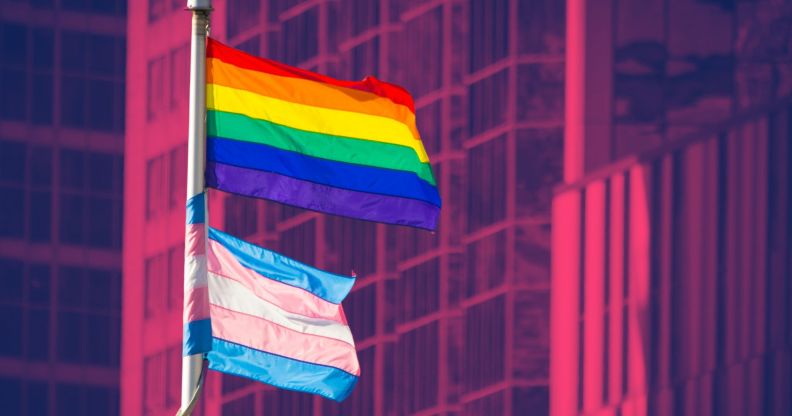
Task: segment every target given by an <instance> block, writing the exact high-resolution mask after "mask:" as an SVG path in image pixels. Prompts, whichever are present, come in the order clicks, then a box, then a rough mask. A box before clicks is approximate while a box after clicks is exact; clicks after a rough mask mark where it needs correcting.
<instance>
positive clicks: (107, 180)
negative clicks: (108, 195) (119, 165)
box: [87, 153, 116, 191]
mask: <svg viewBox="0 0 792 416" xmlns="http://www.w3.org/2000/svg"><path fill="white" fill-rule="evenodd" d="M115 158H116V157H115V156H113V155H110V154H107V153H90V154H88V158H87V159H88V175H87V176H88V186H89V187H90V188H91V189H92V190H95V191H112V190H113V185H114V184H115V181H114V180H113V179H114V178H113V176H114V173H115V169H114V168H113V162H114V161H115Z"/></svg>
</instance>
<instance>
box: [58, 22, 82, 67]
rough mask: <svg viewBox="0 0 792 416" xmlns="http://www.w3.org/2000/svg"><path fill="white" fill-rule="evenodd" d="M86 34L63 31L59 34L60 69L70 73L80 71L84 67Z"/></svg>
mask: <svg viewBox="0 0 792 416" xmlns="http://www.w3.org/2000/svg"><path fill="white" fill-rule="evenodd" d="M86 36H87V35H85V34H82V33H77V32H69V31H65V32H63V33H62V34H61V69H62V70H63V71H67V72H70V73H82V72H83V70H84V69H85V61H86V58H85V55H86V52H87V51H88V49H87V48H86V39H85V37H86Z"/></svg>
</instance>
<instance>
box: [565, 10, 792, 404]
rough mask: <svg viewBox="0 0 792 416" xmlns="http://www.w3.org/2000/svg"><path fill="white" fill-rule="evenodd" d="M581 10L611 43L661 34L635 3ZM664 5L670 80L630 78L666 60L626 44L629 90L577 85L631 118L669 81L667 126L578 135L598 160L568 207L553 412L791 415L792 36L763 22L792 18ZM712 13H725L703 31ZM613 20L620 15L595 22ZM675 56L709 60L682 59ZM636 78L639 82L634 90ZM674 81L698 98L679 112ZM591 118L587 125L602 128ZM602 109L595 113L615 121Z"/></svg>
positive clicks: (617, 125)
mask: <svg viewBox="0 0 792 416" xmlns="http://www.w3.org/2000/svg"><path fill="white" fill-rule="evenodd" d="M568 3H569V8H570V9H572V7H573V6H572V3H575V5H574V7H576V8H577V9H576V10H577V13H576V14H574V15H573V14H570V20H569V23H570V25H571V24H572V21H573V20H574V21H577V22H578V23H582V22H588V23H590V24H593V25H595V26H594V27H589V28H587V29H586V30H590V31H593V32H597V31H601V32H606V33H608V34H614V33H632V32H636V33H637V32H646V31H650V30H651V28H652V25H653V24H654V23H653V22H655V20H656V19H655V16H656V15H654V14H653V15H651V16H649V15H647V14H644V12H645V10H643V9H641V10H639V9H638V8H634V9H630V8H629V6H628V4H627V3H628V2H611V3H610V4H611V5H612V6H613V9H612V10H606V11H605V12H603V11H602V10H601V7H600V6H602V5H601V4H598V5H596V7H595V6H594V5H593V2H585V1H576V0H571V1H570V2H568ZM655 3H657V5H659V7H660V10H662V13H660V16H665V17H664V18H665V19H670V20H666V22H667V23H666V24H665V25H659V23H658V26H657V28H656V29H657V30H658V31H660V32H661V33H664V35H663V38H664V39H666V40H665V41H663V42H665V44H666V45H668V50H669V51H671V52H670V53H668V54H659V55H656V56H655V58H658V59H659V58H660V57H665V58H663V59H667V60H668V62H667V64H666V65H664V67H665V68H666V71H667V72H666V74H665V75H663V77H659V78H657V77H654V78H653V77H649V76H646V77H637V76H626V75H625V72H624V71H627V69H629V70H630V71H635V70H636V67H635V66H632V67H630V66H627V64H626V61H623V62H622V64H623V65H624V66H620V65H622V64H618V62H619V60H620V59H622V58H625V59H626V57H628V56H632V57H631V58H630V59H638V58H639V57H640V58H641V59H644V60H646V59H649V58H650V57H651V56H650V55H647V54H643V53H638V52H639V50H640V49H641V48H649V47H650V46H651V47H658V45H654V46H652V45H650V44H645V43H644V44H641V43H640V42H639V43H636V44H632V45H624V46H620V47H619V48H614V49H613V51H614V53H613V56H614V61H613V62H616V64H614V69H613V70H612V81H613V84H609V85H610V87H611V88H613V89H612V91H613V94H612V95H607V94H606V95H604V96H603V95H601V94H600V93H599V92H598V91H597V89H596V88H594V87H593V86H591V88H589V87H586V86H585V85H586V82H585V81H584V82H583V85H584V87H583V88H582V90H580V91H578V92H577V95H578V97H579V98H581V99H582V100H583V102H585V103H586V104H587V105H588V103H589V101H588V100H589V98H590V97H591V99H592V100H599V101H600V105H605V106H607V107H608V108H612V109H622V110H625V111H626V110H630V109H636V108H637V107H636V106H635V105H647V106H648V105H653V104H651V103H652V99H651V98H650V97H651V96H650V97H641V96H640V95H639V92H640V91H644V92H646V91H647V90H648V89H651V88H658V89H659V88H664V91H663V92H662V95H660V96H659V97H663V101H661V104H662V105H660V106H657V107H655V108H656V109H657V110H662V111H660V113H661V114H664V115H663V117H662V120H660V119H658V120H655V121H652V120H646V123H649V124H646V125H644V127H646V126H650V127H651V129H649V130H647V129H645V128H643V127H642V128H640V129H638V130H635V131H632V133H630V129H628V128H627V129H626V128H625V127H626V126H628V125H634V126H638V124H641V123H637V122H636V121H637V119H636V118H635V117H633V116H634V115H635V114H633V116H629V117H627V116H625V117H626V118H618V117H616V116H614V117H613V118H612V119H611V120H610V121H608V122H606V123H605V127H607V129H605V130H603V128H602V124H601V123H599V124H598V123H595V122H593V121H592V122H584V123H583V129H582V130H581V129H578V135H577V136H576V137H569V136H568V137H567V142H566V145H567V150H568V152H573V153H574V152H580V153H582V154H584V155H585V157H584V158H575V157H572V158H571V159H570V158H568V159H566V161H567V162H568V161H569V160H576V161H577V162H578V163H581V164H582V166H578V168H577V169H575V172H573V174H571V175H567V178H566V183H565V184H562V185H560V186H559V187H558V188H557V189H556V193H555V196H554V198H553V214H552V215H553V242H552V253H553V261H552V288H553V291H552V300H551V305H552V306H551V317H552V321H551V334H550V338H551V340H552V342H551V358H552V359H551V371H550V374H551V376H550V391H551V405H550V408H551V414H553V415H595V414H596V415H619V414H621V415H648V414H649V415H680V416H683V415H697V416H698V415H760V414H761V415H785V414H789V413H790V412H791V411H792V403H791V402H790V400H789V397H790V394H789V393H790V391H792V377H790V374H792V337H790V335H792V331H790V328H792V326H791V325H792V319H791V318H790V317H791V316H792V315H790V311H789V305H790V304H792V290H790V289H792V286H790V283H789V282H790V274H791V270H792V269H790V266H791V265H792V264H790V263H789V258H790V254H791V253H790V247H792V246H791V244H792V228H790V227H789V226H788V224H789V218H788V217H789V212H791V208H792V199H790V195H792V193H790V191H791V190H792V173H791V172H790V170H789V167H788V166H789V165H790V162H792V152H790V150H792V147H790V137H792V136H790V131H791V130H790V126H792V124H790V120H791V119H790V117H791V116H792V112H791V111H790V110H791V107H790V99H789V98H788V94H789V91H788V90H787V89H786V87H785V86H784V85H785V81H784V79H786V77H787V75H786V69H785V68H786V65H785V64H784V62H785V60H786V58H783V59H782V57H783V56H784V55H783V54H780V55H778V57H777V58H778V59H757V57H759V56H769V55H767V54H766V53H767V52H766V51H767V50H768V49H773V48H774V47H773V46H772V45H775V44H782V43H784V42H788V40H789V39H788V37H787V36H786V34H780V33H779V32H773V33H771V31H769V30H764V29H759V27H758V26H757V25H758V23H757V22H764V23H763V25H769V26H773V25H776V24H777V23H773V22H780V21H785V20H786V19H788V16H789V13H788V12H789V10H788V9H787V8H786V7H785V6H782V5H779V4H770V3H771V2H755V3H753V4H750V5H749V4H740V6H734V5H733V4H732V3H731V2H711V1H681V2H653V3H652V4H655ZM595 8H596V9H597V10H596V11H595V10H594V9H595ZM606 9H607V8H606ZM706 10H709V11H712V12H713V13H712V14H707V16H708V18H709V19H708V20H704V19H699V20H695V22H696V23H698V25H697V26H695V25H692V23H691V22H692V21H691V20H690V19H693V18H695V16H703V13H704V11H706ZM610 11H614V13H616V14H614V15H612V16H614V17H613V21H605V22H603V23H602V24H601V25H599V26H596V24H597V23H596V22H595V21H593V20H591V19H593V17H592V16H591V14H592V13H593V15H594V16H601V15H602V14H603V13H605V14H606V15H608V13H609V12H610ZM683 11H687V12H689V13H683ZM573 16H574V17H573ZM784 16H786V17H784ZM674 19H676V20H674ZM661 20H662V19H661ZM694 27H695V29H694ZM776 27H780V26H776ZM579 29H580V27H578V29H577V30H579ZM694 30H696V31H698V32H697V33H699V32H700V33H705V32H706V34H705V35H702V36H700V37H699V36H694V34H693V33H692V32H691V31H694ZM570 31H573V32H574V31H576V30H573V29H572V28H570ZM631 31H632V32H631ZM712 33H720V34H721V35H723V36H727V35H728V36H727V38H728V39H730V41H729V42H724V41H723V40H722V39H721V38H722V36H719V38H718V39H712V38H711V34H712ZM729 34H731V35H729ZM608 36H610V35H608ZM606 37H607V36H606ZM571 38H572V35H570V39H571ZM783 39H786V40H783ZM589 42H590V43H589ZM603 42H605V45H603ZM607 42H609V41H603V37H593V38H591V39H589V40H586V41H584V43H582V44H579V45H577V46H576V48H577V51H578V52H579V53H580V54H582V55H583V56H589V54H590V53H592V52H591V50H597V51H601V50H603V49H607V47H609V46H608V45H609V44H608V43H607ZM663 44H664V43H661V44H660V45H659V47H661V49H662V47H663ZM719 45H720V46H719ZM747 45H751V47H750V48H749V47H748V46H747ZM625 48H626V49H625ZM751 48H752V49H751ZM749 49H751V50H749ZM675 50H682V51H696V50H698V51H701V54H695V53H692V52H691V54H689V55H682V56H681V57H679V58H676V59H677V60H678V61H680V62H677V63H675V64H674V65H672V66H668V63H673V62H671V61H673V60H674V59H675V58H674V53H673V51H675ZM774 50H776V51H779V50H778V49H774ZM627 51H632V52H631V53H632V55H631V54H628V53H627ZM644 52H645V51H644ZM619 57H622V58H619ZM569 61H570V65H572V63H571V61H573V59H571V58H570V60H569ZM574 61H575V62H576V63H577V64H581V62H583V61H582V60H581V59H580V57H578V58H576V59H575V60H574ZM707 62H709V63H707ZM683 63H685V65H682V64H683ZM694 63H697V64H698V65H699V66H698V69H696V65H693V64H694ZM619 68H622V69H619ZM672 68H676V69H674V70H672ZM680 68H683V69H684V68H687V69H684V70H682V69H680ZM572 71H574V70H572ZM719 73H722V74H724V75H723V76H719V75H717V74H719ZM608 74H611V72H608ZM628 79H632V81H631V82H633V84H631V85H632V87H631V88H620V87H619V86H618V85H619V83H623V82H625V80H628ZM641 79H642V81H641ZM587 81H589V82H590V80H587ZM639 81H640V82H639ZM682 81H684V83H682V84H680V85H677V84H676V83H681V82H682ZM718 84H720V85H721V87H722V88H721V87H719V88H717V89H710V88H711V87H713V86H715V85H718ZM682 87H684V88H682ZM727 87H728V88H727ZM669 88H670V89H669ZM674 88H677V90H676V91H682V92H684V93H685V94H689V97H688V98H689V99H688V100H685V101H682V102H675V101H670V100H671V98H679V97H669V95H668V94H670V93H671V92H672V91H674ZM713 88H714V87H713ZM770 90H772V91H773V93H772V94H765V93H764V92H769V91H770ZM718 91H719V92H718ZM600 92H601V89H600ZM784 96H786V97H787V98H784ZM567 97H569V95H568V96H567ZM629 97H632V98H629ZM717 97H719V98H717ZM624 100H628V101H629V100H632V101H631V102H632V103H633V104H630V105H626V106H625V105H624V103H625V101H624ZM680 103H682V104H684V105H680ZM719 103H720V104H719ZM721 104H723V105H721ZM588 108H589V107H586V106H583V107H582V109H583V114H582V115H580V114H579V115H578V116H579V118H574V119H572V121H573V122H580V121H581V120H584V121H585V120H589V118H588V117H587V116H586V111H587V110H588ZM721 110H722V111H721ZM595 113H596V115H595V116H594V117H592V118H591V119H590V120H598V121H602V118H601V115H602V114H600V113H598V112H597V111H595ZM625 114H626V115H629V114H630V111H627V113H625ZM685 114H687V116H686V117H690V118H689V120H690V123H689V125H685V123H684V122H683V119H684V117H682V116H683V115H685ZM699 116H700V117H699ZM680 117H682V118H680ZM568 120H569V119H568ZM663 120H665V121H663ZM642 123H643V122H642ZM639 131H640V132H644V133H646V132H650V131H654V132H655V133H652V135H656V133H659V134H660V135H659V136H658V137H659V138H658V139H657V140H654V139H651V138H648V137H647V136H645V135H642V134H639ZM603 132H605V133H607V134H604V133H603ZM678 133H679V134H678ZM619 135H623V137H622V138H620V137H619ZM627 143H631V144H627ZM625 144H627V145H626V147H625V146H624V145H625ZM602 149H611V151H610V153H608V152H605V153H603V154H600V156H602V157H601V158H599V159H596V160H597V162H596V163H594V164H590V163H589V162H591V161H592V160H594V159H591V158H590V156H591V153H590V150H591V151H593V152H597V151H601V150H602ZM614 149H621V150H618V151H616V152H615V153H614V152H613V150H614ZM567 156H569V153H568V154H567ZM595 156H596V155H595ZM596 157H599V156H596ZM567 173H569V172H567Z"/></svg>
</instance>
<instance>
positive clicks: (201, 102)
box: [178, 0, 212, 416]
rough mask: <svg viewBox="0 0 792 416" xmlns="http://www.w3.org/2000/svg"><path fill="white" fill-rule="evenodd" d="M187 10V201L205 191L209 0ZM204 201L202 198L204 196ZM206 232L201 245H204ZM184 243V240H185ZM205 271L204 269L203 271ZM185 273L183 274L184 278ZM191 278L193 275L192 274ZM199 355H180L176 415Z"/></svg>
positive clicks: (196, 382)
mask: <svg viewBox="0 0 792 416" xmlns="http://www.w3.org/2000/svg"><path fill="white" fill-rule="evenodd" d="M187 10H189V11H191V12H192V34H191V41H190V42H191V45H190V101H189V102H190V107H189V111H190V114H189V119H190V121H189V131H188V145H187V200H188V201H189V200H190V198H192V197H194V196H196V195H199V194H201V193H202V192H204V190H205V184H204V170H205V168H206V35H207V33H206V32H207V30H208V27H209V13H210V12H211V10H212V1H211V0H187ZM204 201H206V198H204ZM203 209H204V212H206V202H204V207H203ZM206 234H207V233H205V232H204V233H203V239H204V241H203V244H204V247H205V246H206ZM185 244H186V242H185ZM203 273H206V270H203ZM186 277H187V276H186V275H185V278H186ZM192 278H195V276H192ZM202 370H203V354H193V355H188V356H185V357H183V358H182V386H181V407H180V410H179V413H178V414H179V415H185V416H186V415H190V414H191V413H192V410H193V408H194V407H195V403H196V402H197V401H198V394H199V393H200V385H201V383H202V381H203V378H202V374H201V372H202Z"/></svg>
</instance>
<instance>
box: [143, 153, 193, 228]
mask: <svg viewBox="0 0 792 416" xmlns="http://www.w3.org/2000/svg"><path fill="white" fill-rule="evenodd" d="M164 165H165V158H164V157H163V156H157V157H155V158H153V159H149V160H148V161H147V162H146V218H147V219H152V218H154V217H156V216H158V215H159V214H160V213H161V212H162V211H163V209H164V205H165V204H166V202H165V201H167V199H166V197H167V192H166V186H165V185H166V183H165V180H166V177H165V175H164V173H165V166H164ZM185 174H186V169H185Z"/></svg>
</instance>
